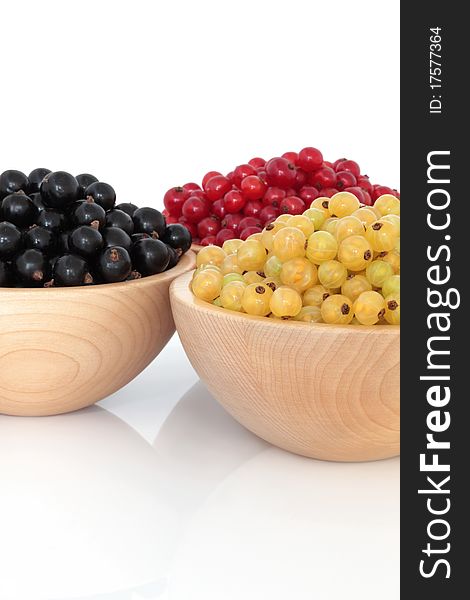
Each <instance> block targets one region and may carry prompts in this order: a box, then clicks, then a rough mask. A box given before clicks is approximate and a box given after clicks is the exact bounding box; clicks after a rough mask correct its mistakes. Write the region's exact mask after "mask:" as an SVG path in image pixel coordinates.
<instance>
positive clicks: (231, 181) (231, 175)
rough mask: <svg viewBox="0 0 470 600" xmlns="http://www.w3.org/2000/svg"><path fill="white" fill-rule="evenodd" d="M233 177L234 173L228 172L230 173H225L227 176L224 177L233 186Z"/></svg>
mask: <svg viewBox="0 0 470 600" xmlns="http://www.w3.org/2000/svg"><path fill="white" fill-rule="evenodd" d="M233 175H234V172H233V171H230V173H227V175H225V177H226V178H227V179H228V180H229V181H230V183H231V184H232V185H233Z"/></svg>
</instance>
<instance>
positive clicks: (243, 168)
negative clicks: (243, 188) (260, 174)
mask: <svg viewBox="0 0 470 600" xmlns="http://www.w3.org/2000/svg"><path fill="white" fill-rule="evenodd" d="M248 175H256V169H255V167H253V166H252V165H248V164H244V165H238V167H237V168H236V169H235V170H234V172H233V183H234V184H235V185H236V186H237V187H238V188H239V187H240V185H241V182H242V179H245V177H248Z"/></svg>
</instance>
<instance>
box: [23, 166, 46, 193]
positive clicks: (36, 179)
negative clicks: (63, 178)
mask: <svg viewBox="0 0 470 600" xmlns="http://www.w3.org/2000/svg"><path fill="white" fill-rule="evenodd" d="M49 173H51V171H50V170H49V169H41V168H39V169H34V170H33V171H31V173H30V174H29V175H28V189H27V192H26V193H27V194H28V195H30V194H37V193H38V192H39V189H40V187H41V183H42V180H43V179H44V177H45V176H46V175H48V174H49Z"/></svg>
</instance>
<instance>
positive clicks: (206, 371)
mask: <svg viewBox="0 0 470 600" xmlns="http://www.w3.org/2000/svg"><path fill="white" fill-rule="evenodd" d="M190 280H191V273H187V274H185V275H183V276H182V277H179V278H178V279H177V280H175V281H174V282H173V284H172V286H171V288H170V299H171V304H172V309H173V316H174V319H175V323H176V328H177V331H178V333H179V336H180V338H181V341H182V343H183V346H184V348H185V350H186V353H187V354H188V357H189V359H190V361H191V363H192V365H193V367H194V368H195V369H196V371H197V372H198V374H199V376H200V377H201V379H202V380H203V381H204V382H205V384H206V385H207V387H208V388H209V390H210V392H211V393H212V394H213V395H214V397H215V398H216V399H217V400H218V401H219V402H220V403H221V404H222V405H223V406H224V407H225V409H226V410H227V411H228V412H229V413H230V414H231V415H232V416H233V417H235V419H237V421H239V422H240V423H241V424H242V425H244V426H245V427H246V428H247V429H249V430H251V431H252V432H254V433H255V434H257V435H259V436H260V437H261V438H263V439H265V440H267V441H269V442H271V443H272V444H274V445H276V446H279V447H281V448H284V449H286V450H289V451H291V452H295V453H297V454H302V455H304V456H309V457H312V458H320V459H324V460H336V461H364V460H376V459H382V458H388V457H391V456H396V455H397V454H399V452H400V407H399V402H400V399H399V375H400V373H399V371H400V356H399V346H400V330H399V327H394V326H375V327H362V326H355V325H351V326H333V325H326V324H313V325H310V324H305V323H293V322H290V323H279V322H278V321H274V320H272V319H267V318H259V317H252V316H248V315H242V314H240V313H234V312H230V311H227V310H224V309H222V308H218V307H215V306H212V305H210V304H208V303H205V302H203V301H201V300H198V299H197V298H195V297H194V295H193V294H192V292H191V291H190V289H189V283H190Z"/></svg>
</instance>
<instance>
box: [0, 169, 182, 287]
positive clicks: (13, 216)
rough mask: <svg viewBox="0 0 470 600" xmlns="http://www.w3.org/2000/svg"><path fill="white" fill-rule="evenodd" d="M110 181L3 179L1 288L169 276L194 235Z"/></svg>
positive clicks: (8, 175) (18, 175)
mask: <svg viewBox="0 0 470 600" xmlns="http://www.w3.org/2000/svg"><path fill="white" fill-rule="evenodd" d="M115 203H116V193H115V191H114V189H113V188H112V187H111V186H110V185H109V184H107V183H104V182H101V181H98V179H97V178H96V177H94V176H93V175H89V174H82V175H78V176H77V177H74V176H73V175H70V173H66V172H65V171H57V172H55V173H52V172H51V171H49V170H48V169H35V170H34V171H32V172H31V173H30V174H29V176H26V175H25V174H24V173H22V172H21V171H15V170H10V171H5V172H4V173H2V174H1V175H0V287H51V286H77V285H89V284H93V283H95V284H98V283H115V282H118V281H125V280H128V279H137V278H139V277H145V276H147V275H154V274H156V273H161V272H162V271H165V270H167V269H170V268H172V267H173V266H175V265H176V264H177V263H178V261H179V258H180V256H181V255H182V254H183V253H184V252H186V251H187V250H188V249H189V248H190V246H191V234H190V233H189V231H188V230H187V229H186V228H185V227H183V226H182V225H179V224H174V225H168V226H167V224H166V222H165V217H164V216H163V215H162V213H161V212H159V211H158V210H155V209H153V208H138V207H137V206H135V205H134V204H130V203H124V204H119V205H117V206H116V204H115Z"/></svg>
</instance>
